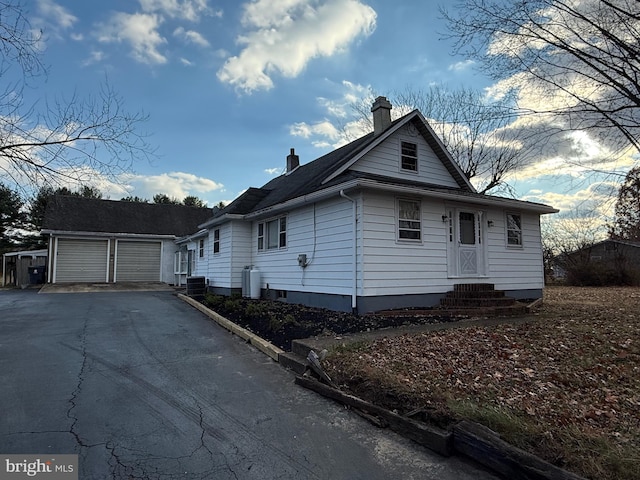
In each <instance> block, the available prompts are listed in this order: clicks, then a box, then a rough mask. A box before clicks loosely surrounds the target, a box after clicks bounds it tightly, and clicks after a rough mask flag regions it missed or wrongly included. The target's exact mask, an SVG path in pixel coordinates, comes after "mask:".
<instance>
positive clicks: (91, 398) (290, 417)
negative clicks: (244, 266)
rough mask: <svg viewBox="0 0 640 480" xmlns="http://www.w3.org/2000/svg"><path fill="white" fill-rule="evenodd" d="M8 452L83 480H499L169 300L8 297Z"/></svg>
mask: <svg viewBox="0 0 640 480" xmlns="http://www.w3.org/2000/svg"><path fill="white" fill-rule="evenodd" d="M0 385H2V388H0V412H1V413H0V453H1V454H17V453H19V454H30V453H32V454H47V455H53V454H69V453H75V454H79V467H80V468H79V470H80V471H79V478H80V479H83V480H84V479H106V478H115V479H134V478H135V479H142V478H144V479H173V478H184V479H216V480H223V479H275V478H282V479H289V478H290V479H301V478H305V479H350V480H351V479H390V478H398V479H400V478H402V479H411V478H416V479H418V478H420V479H439V480H446V479H459V480H465V479H469V480H471V479H474V480H475V479H480V480H489V479H494V478H495V477H493V476H492V475H491V474H488V473H486V472H484V471H482V470H479V469H478V468H477V467H476V466H474V465H471V464H469V463H466V462H464V461H463V460H461V459H460V458H448V459H446V458H442V457H440V456H438V455H437V454H434V453H431V452H430V451H428V450H426V449H423V448H421V447H419V446H417V445H415V444H413V443H412V442H410V441H408V440H405V439H403V438H402V437H399V436H397V435H395V434H393V433H392V432H389V431H388V430H379V429H377V428H376V427H374V426H372V425H370V424H369V423H367V422H366V421H365V420H363V419H361V418H360V417H358V416H356V415H354V414H353V413H352V412H350V411H348V410H345V409H344V408H343V407H341V406H339V405H337V404H335V403H333V402H331V401H329V400H327V399H324V398H322V397H320V396H318V395H316V394H314V393H313V392H309V391H306V390H304V389H303V388H301V387H298V386H296V385H295V384H294V383H293V377H292V375H291V374H290V373H289V372H287V371H285V370H284V369H283V368H282V367H280V366H279V365H278V364H277V363H274V362H273V361H272V360H271V359H269V358H268V357H266V356H264V355H263V354H261V353H260V352H258V351H256V350H255V349H253V348H252V347H251V346H249V345H247V344H245V343H244V342H242V341H241V340H239V339H238V338H237V337H234V336H232V335H231V334H229V333H227V332H226V331H225V330H223V329H222V328H220V327H219V326H218V325H216V324H214V323H213V322H212V321H210V320H209V319H208V318H207V317H205V316H204V315H202V314H201V313H200V312H198V311H197V310H195V309H193V308H192V307H190V306H189V305H187V304H185V303H183V302H182V301H180V300H179V299H177V298H176V296H175V295H174V294H173V293H172V292H170V291H154V292H104V293H69V294H58V295H53V294H38V293H37V291H35V290H4V291H0Z"/></svg>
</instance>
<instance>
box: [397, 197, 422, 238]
mask: <svg viewBox="0 0 640 480" xmlns="http://www.w3.org/2000/svg"><path fill="white" fill-rule="evenodd" d="M398 239H400V240H417V241H419V240H421V239H422V222H421V220H420V202H419V201H416V200H398Z"/></svg>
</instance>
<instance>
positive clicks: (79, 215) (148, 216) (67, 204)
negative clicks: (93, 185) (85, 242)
mask: <svg viewBox="0 0 640 480" xmlns="http://www.w3.org/2000/svg"><path fill="white" fill-rule="evenodd" d="M214 210H217V209H210V208H197V207H187V206H184V205H172V204H155V203H142V202H125V201H117V200H99V199H95V198H85V197H77V196H65V195H56V196H54V197H53V198H51V199H50V200H49V202H48V203H47V209H46V211H45V217H44V222H43V230H45V231H46V230H52V231H65V232H99V233H132V234H143V235H144V234H147V235H175V236H177V237H180V236H184V235H188V234H190V233H193V232H195V231H197V230H198V225H199V224H201V223H203V222H205V221H206V220H208V219H209V218H211V217H212V216H213V213H214Z"/></svg>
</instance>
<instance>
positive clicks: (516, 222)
mask: <svg viewBox="0 0 640 480" xmlns="http://www.w3.org/2000/svg"><path fill="white" fill-rule="evenodd" d="M507 246H509V247H521V246H522V216H521V215H520V214H518V213H507Z"/></svg>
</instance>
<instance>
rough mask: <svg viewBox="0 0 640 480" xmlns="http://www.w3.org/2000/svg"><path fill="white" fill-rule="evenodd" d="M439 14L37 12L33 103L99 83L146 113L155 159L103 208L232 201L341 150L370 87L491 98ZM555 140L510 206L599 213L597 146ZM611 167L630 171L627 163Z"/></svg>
mask: <svg viewBox="0 0 640 480" xmlns="http://www.w3.org/2000/svg"><path fill="white" fill-rule="evenodd" d="M440 3H442V1H438V0H397V1H394V2H389V1H387V0H253V1H246V2H241V1H235V0H233V1H231V0H110V1H108V2H95V1H82V2H80V1H77V0H34V1H32V2H27V5H28V8H29V11H28V17H29V19H30V22H31V24H32V25H33V26H34V27H37V28H40V29H42V30H43V32H44V38H43V41H42V48H43V49H44V57H43V59H44V61H45V63H46V64H47V65H48V66H49V72H48V75H47V77H46V81H44V82H42V84H40V85H39V88H38V89H37V90H35V91H31V92H27V95H32V96H33V97H34V99H36V98H39V99H42V98H53V97H54V96H56V95H71V94H73V93H76V94H78V95H80V96H82V95H89V94H91V93H95V90H96V89H97V88H99V85H100V84H101V83H103V82H104V81H105V78H106V79H108V82H109V84H110V85H111V86H112V87H113V88H114V89H115V90H116V91H117V92H118V93H119V94H120V95H121V96H122V97H123V99H124V101H125V106H126V108H127V109H128V110H130V111H133V112H136V111H142V112H144V113H145V114H148V115H149V120H148V121H147V122H146V123H145V124H144V125H143V126H142V127H143V129H144V130H145V131H147V132H149V133H150V134H151V136H150V137H149V139H148V140H149V142H150V143H151V144H152V145H153V146H154V147H155V148H156V154H157V156H156V157H155V158H153V159H152V161H146V160H142V161H139V162H137V163H136V164H135V165H134V170H135V171H134V172H133V173H132V174H130V175H128V176H126V177H122V178H121V179H120V181H121V184H120V185H113V184H107V183H101V184H99V185H98V186H99V187H100V188H101V189H102V191H103V192H104V193H105V194H106V195H108V196H109V197H110V198H112V199H119V198H121V197H122V196H126V195H137V196H140V197H146V198H151V197H152V196H153V195H154V194H156V193H159V192H162V193H166V194H168V195H170V196H173V197H177V198H183V197H184V196H186V195H196V196H198V197H200V198H202V199H205V200H206V201H207V202H208V203H209V204H215V203H217V202H219V201H230V200H232V199H234V198H235V197H236V196H237V195H239V194H240V193H241V192H242V191H243V190H245V189H246V188H248V187H250V186H255V187H259V186H261V185H263V184H264V183H266V182H267V181H269V180H270V179H271V178H272V177H273V176H274V175H278V174H280V173H281V172H282V169H283V168H284V166H285V158H286V156H287V154H288V153H289V149H290V148H295V149H296V153H298V154H299V155H300V158H301V162H302V163H306V162H308V161H311V160H313V159H315V158H317V157H319V156H321V155H323V154H325V153H327V152H328V151H330V150H331V149H332V148H334V147H335V146H337V145H340V144H341V142H342V141H343V140H342V137H341V135H340V131H341V129H342V128H343V127H349V125H350V121H352V120H353V118H352V117H351V115H352V111H351V110H350V108H349V105H350V104H351V103H352V102H354V101H356V100H357V99H359V98H362V97H363V96H364V95H366V94H367V93H368V91H369V90H370V89H373V90H375V92H377V93H379V94H387V93H388V92H392V91H397V90H402V89H405V88H407V87H409V88H414V89H421V88H422V89H424V88H428V87H429V85H433V84H442V85H445V86H447V87H451V88H457V87H461V86H465V87H473V88H478V89H483V90H485V91H486V92H487V93H495V92H496V91H499V89H500V85H499V84H493V83H492V82H491V81H490V80H489V79H488V78H487V77H485V76H483V75H482V72H480V71H478V69H477V68H476V67H477V66H476V65H475V64H474V63H473V62H470V61H466V60H465V59H464V58H460V57H455V56H452V54H451V52H452V48H451V47H452V46H451V44H450V43H449V42H447V41H446V40H443V37H444V34H445V33H446V24H445V23H444V22H443V21H442V20H441V19H440V18H439V17H440V15H439V13H438V5H439V4H440ZM514 81H516V80H514ZM40 101H42V100H40ZM523 101H535V99H523ZM553 142H554V145H553V148H549V149H547V150H545V152H546V153H545V154H544V155H541V156H540V158H537V159H536V161H535V162H531V163H530V164H529V165H528V166H527V167H526V168H523V169H521V170H520V171H518V172H517V173H516V174H515V175H513V176H512V177H511V178H510V183H511V185H512V186H513V187H514V188H515V192H516V195H517V196H518V197H519V198H523V199H527V200H533V201H542V202H545V203H549V204H551V205H553V206H555V207H557V208H560V209H562V210H570V209H571V208H572V207H574V206H575V205H580V204H581V203H584V202H590V201H593V200H594V199H595V200H596V203H598V201H599V199H600V196H601V195H602V193H603V192H605V193H606V191H607V187H608V184H607V183H606V182H604V183H603V182H602V181H601V180H602V179H598V178H597V177H594V176H592V175H587V174H586V173H584V172H583V171H582V170H581V168H577V167H576V166H575V165H576V164H583V163H585V162H588V161H589V160H590V159H592V158H593V159H595V158H598V157H600V156H602V155H603V149H604V147H603V146H601V145H599V144H598V143H597V142H595V141H594V140H593V139H591V138H590V137H589V136H588V135H587V134H582V133H580V132H578V133H574V134H572V135H560V136H557V137H556V138H555V139H553ZM605 153H606V152H605ZM616 161H617V164H616V165H615V167H616V168H619V169H621V171H624V170H625V168H626V169H627V170H628V165H629V162H630V161H631V159H628V158H627V159H622V160H621V159H618V160H616ZM567 166H568V167H567ZM601 166H602V165H601Z"/></svg>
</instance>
